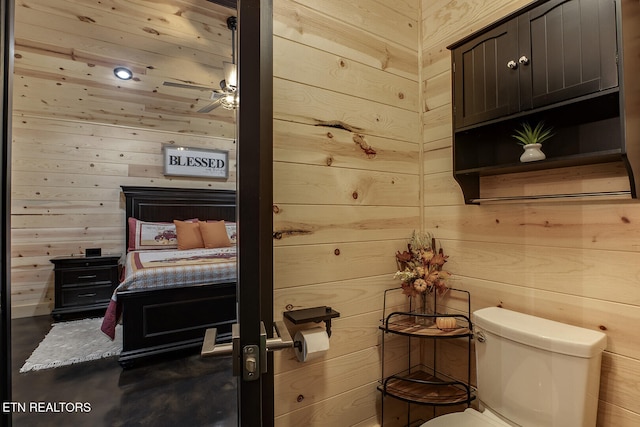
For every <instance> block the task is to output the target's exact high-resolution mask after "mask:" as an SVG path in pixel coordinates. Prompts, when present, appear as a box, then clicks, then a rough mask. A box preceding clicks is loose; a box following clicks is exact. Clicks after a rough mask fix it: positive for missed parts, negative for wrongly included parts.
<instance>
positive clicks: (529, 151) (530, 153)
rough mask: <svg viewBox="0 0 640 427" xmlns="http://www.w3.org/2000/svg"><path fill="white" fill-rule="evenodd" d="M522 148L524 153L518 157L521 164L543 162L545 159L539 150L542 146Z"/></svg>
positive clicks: (530, 145)
mask: <svg viewBox="0 0 640 427" xmlns="http://www.w3.org/2000/svg"><path fill="white" fill-rule="evenodd" d="M522 147H523V148H524V153H522V156H520V161H521V162H535V161H537V160H544V159H546V158H547V156H545V155H544V153H543V152H542V150H540V147H542V144H527V145H523V146H522Z"/></svg>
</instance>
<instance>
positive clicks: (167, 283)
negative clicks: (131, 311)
mask: <svg viewBox="0 0 640 427" xmlns="http://www.w3.org/2000/svg"><path fill="white" fill-rule="evenodd" d="M236 261H237V258H236V247H235V246H234V247H229V248H217V249H191V250H152V251H131V252H129V253H128V254H127V258H126V263H125V277H124V280H123V281H122V282H121V283H120V285H118V287H117V288H116V290H115V292H114V293H113V296H112V297H111V301H110V303H109V307H108V308H107V312H106V314H105V316H104V321H103V322H102V327H101V330H102V332H104V333H105V334H106V335H107V336H109V337H110V338H111V339H114V337H115V327H116V325H117V323H118V322H119V320H120V315H121V314H122V308H121V307H120V304H118V293H119V292H122V291H127V290H136V289H155V288H168V287H179V286H189V285H201V284H213V283H228V282H233V281H235V280H236Z"/></svg>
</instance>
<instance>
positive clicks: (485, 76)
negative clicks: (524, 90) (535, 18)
mask: <svg viewBox="0 0 640 427" xmlns="http://www.w3.org/2000/svg"><path fill="white" fill-rule="evenodd" d="M517 43H518V28H517V25H516V21H515V20H510V21H507V22H505V23H504V24H502V25H500V26H498V27H496V28H494V29H492V30H490V31H488V32H487V33H485V34H483V35H482V36H480V37H479V38H475V39H473V40H471V41H469V42H467V43H465V44H463V45H461V46H459V47H456V48H455V49H454V51H453V62H454V63H453V71H454V94H453V101H454V105H453V108H454V113H453V114H454V118H455V127H456V129H458V128H461V127H465V126H470V125H473V124H476V123H480V122H484V121H487V120H490V119H494V118H498V117H502V116H506V115H508V114H511V113H514V112H516V111H518V108H519V97H518V96H519V93H518V69H517V68H518V65H517V63H516V62H515V60H517V57H516V52H517V47H518V46H517Z"/></svg>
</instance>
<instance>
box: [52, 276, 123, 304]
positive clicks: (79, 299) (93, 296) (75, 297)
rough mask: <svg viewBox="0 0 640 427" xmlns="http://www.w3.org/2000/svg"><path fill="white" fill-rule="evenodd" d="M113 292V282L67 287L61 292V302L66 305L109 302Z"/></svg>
mask: <svg viewBox="0 0 640 427" xmlns="http://www.w3.org/2000/svg"><path fill="white" fill-rule="evenodd" d="M112 293H113V286H112V284H111V282H105V283H103V284H93V285H91V286H77V287H71V288H65V289H63V290H62V292H61V298H62V301H61V302H62V305H63V306H64V307H74V306H83V305H90V304H100V303H109V299H110V298H111V295H112Z"/></svg>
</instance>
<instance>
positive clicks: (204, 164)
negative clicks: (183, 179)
mask: <svg viewBox="0 0 640 427" xmlns="http://www.w3.org/2000/svg"><path fill="white" fill-rule="evenodd" d="M163 150H164V174H165V175H173V176H197V177H200V178H224V179H228V178H229V152H228V151H223V150H206V149H203V148H187V147H173V146H170V145H165V146H164V147H163Z"/></svg>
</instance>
